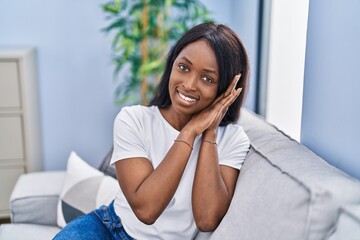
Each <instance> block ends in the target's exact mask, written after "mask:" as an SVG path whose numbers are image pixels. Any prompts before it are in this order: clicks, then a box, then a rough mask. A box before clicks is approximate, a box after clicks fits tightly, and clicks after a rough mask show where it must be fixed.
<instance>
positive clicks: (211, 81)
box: [201, 76, 214, 83]
mask: <svg viewBox="0 0 360 240" xmlns="http://www.w3.org/2000/svg"><path fill="white" fill-rule="evenodd" d="M201 79H202V80H204V81H205V82H208V83H213V82H214V79H212V78H211V77H208V76H204V77H202V78H201Z"/></svg>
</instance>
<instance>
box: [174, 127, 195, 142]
mask: <svg viewBox="0 0 360 240" xmlns="http://www.w3.org/2000/svg"><path fill="white" fill-rule="evenodd" d="M196 136H197V135H196V133H195V131H191V130H190V129H187V128H183V129H182V130H181V132H180V134H179V136H178V138H179V139H182V140H185V141H187V142H190V143H192V142H194V140H195V138H196Z"/></svg>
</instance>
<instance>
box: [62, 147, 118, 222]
mask: <svg viewBox="0 0 360 240" xmlns="http://www.w3.org/2000/svg"><path fill="white" fill-rule="evenodd" d="M118 190H119V185H118V183H117V181H116V179H114V178H112V177H109V176H106V175H104V173H102V172H101V171H99V170H97V169H96V168H94V167H92V166H90V165H89V164H87V163H86V162H85V161H84V160H82V159H81V158H80V157H79V156H78V155H77V154H76V153H75V152H71V154H70V156H69V159H68V163H67V170H66V175H65V180H64V185H63V189H62V191H61V194H60V198H59V202H58V209H57V224H58V226H59V227H65V225H66V224H67V223H68V222H70V221H71V220H73V219H74V218H76V217H78V216H82V215H85V214H87V213H89V212H91V211H93V210H95V209H97V208H99V207H100V206H101V205H109V204H110V203H111V201H112V200H113V199H114V198H115V195H116V193H117V191H118Z"/></svg>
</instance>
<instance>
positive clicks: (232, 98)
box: [222, 88, 242, 108]
mask: <svg viewBox="0 0 360 240" xmlns="http://www.w3.org/2000/svg"><path fill="white" fill-rule="evenodd" d="M241 91H242V88H238V89H236V90H235V92H233V93H232V94H230V96H228V97H227V99H226V101H225V102H224V104H223V105H222V107H224V108H228V107H230V105H231V104H233V103H234V102H235V100H236V99H237V98H238V97H239V95H240V93H241Z"/></svg>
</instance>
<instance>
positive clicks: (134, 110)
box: [116, 105, 156, 120]
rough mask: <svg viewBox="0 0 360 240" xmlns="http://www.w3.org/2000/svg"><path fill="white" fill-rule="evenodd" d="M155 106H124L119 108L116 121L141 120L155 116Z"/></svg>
mask: <svg viewBox="0 0 360 240" xmlns="http://www.w3.org/2000/svg"><path fill="white" fill-rule="evenodd" d="M155 108H156V107H155V106H150V107H148V106H142V105H133V106H126V107H123V108H121V110H120V112H119V114H118V115H117V117H116V118H117V119H118V120H120V119H133V120H135V119H143V118H144V117H149V116H151V115H154V114H155V111H156V109H155Z"/></svg>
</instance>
